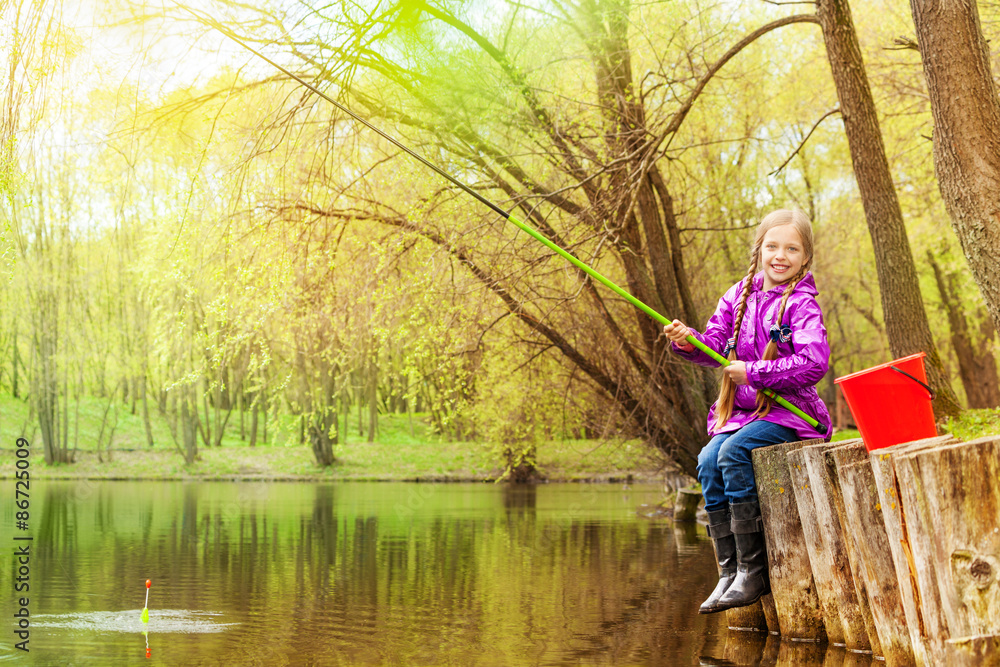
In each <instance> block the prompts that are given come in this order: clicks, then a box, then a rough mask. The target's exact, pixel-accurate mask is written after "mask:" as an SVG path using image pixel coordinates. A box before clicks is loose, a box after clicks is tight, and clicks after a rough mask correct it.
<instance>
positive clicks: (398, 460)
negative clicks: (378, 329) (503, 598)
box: [0, 395, 660, 481]
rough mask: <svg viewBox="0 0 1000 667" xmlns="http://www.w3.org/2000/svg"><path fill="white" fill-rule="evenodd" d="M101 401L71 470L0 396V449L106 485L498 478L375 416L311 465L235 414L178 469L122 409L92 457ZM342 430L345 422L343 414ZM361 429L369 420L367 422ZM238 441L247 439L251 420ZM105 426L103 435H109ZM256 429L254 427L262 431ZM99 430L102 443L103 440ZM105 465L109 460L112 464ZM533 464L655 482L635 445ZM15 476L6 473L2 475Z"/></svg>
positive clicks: (564, 475)
mask: <svg viewBox="0 0 1000 667" xmlns="http://www.w3.org/2000/svg"><path fill="white" fill-rule="evenodd" d="M106 406H107V402H106V401H103V400H100V399H96V398H87V399H84V400H81V402H80V412H79V414H80V418H79V436H78V438H76V441H77V452H76V459H75V462H74V463H72V464H64V465H52V466H49V465H46V464H45V462H44V457H43V456H42V447H41V435H40V433H39V430H38V426H37V421H36V420H34V419H30V420H29V410H28V406H27V404H26V403H24V402H23V401H20V400H17V399H14V398H13V397H11V396H9V395H0V449H4V450H11V449H13V448H14V442H15V440H16V439H17V438H18V437H21V436H22V435H23V436H24V437H26V438H28V440H29V441H30V442H31V444H32V452H33V454H34V456H33V457H32V459H31V474H32V477H34V478H50V479H55V478H78V477H89V478H103V479H187V478H196V479H234V478H241V479H257V478H263V479H352V480H412V479H421V480H456V481H457V480H488V479H495V478H496V477H498V476H499V475H500V474H501V472H502V471H501V468H500V461H499V460H498V458H497V456H496V453H495V447H494V446H493V445H492V444H490V443H484V442H450V441H447V440H445V439H443V438H442V437H441V436H439V435H437V434H435V433H434V432H433V431H432V429H431V427H430V426H429V424H428V423H427V422H426V420H425V419H424V418H423V417H424V416H423V415H414V416H413V417H412V418H411V417H409V416H407V415H395V414H394V415H381V416H380V417H379V425H378V434H377V437H376V440H375V442H373V443H369V442H367V438H366V437H363V436H361V435H360V434H359V431H358V415H357V412H353V413H352V414H351V415H350V418H349V419H348V424H347V437H346V439H345V440H346V441H345V442H343V443H341V444H339V445H336V446H335V448H334V455H335V457H336V462H335V464H334V465H333V466H332V467H330V468H326V469H323V468H320V467H319V466H317V465H316V463H315V461H314V459H313V455H312V450H311V449H310V447H309V446H308V445H301V444H299V442H298V438H299V425H298V420H297V419H296V418H295V417H294V416H291V415H287V416H283V417H282V418H281V419H279V420H278V422H277V423H275V421H274V420H271V421H270V422H269V424H268V441H267V442H266V443H264V442H260V438H261V436H262V431H261V430H258V445H257V446H256V447H254V448H251V447H249V446H248V444H247V442H246V441H245V440H244V439H242V438H241V434H240V425H239V415H238V414H237V413H235V412H234V414H233V415H232V416H231V417H230V419H229V422H228V424H227V425H226V429H225V435H224V437H223V439H222V446H221V447H205V446H204V443H202V442H201V441H199V447H198V460H196V461H195V462H194V463H192V464H191V465H186V464H185V463H184V459H183V457H182V456H181V455H180V453H179V452H178V451H177V449H176V448H175V446H174V444H173V439H172V437H171V435H170V429H169V427H168V425H167V423H166V420H165V419H164V418H163V417H162V416H161V415H160V414H159V413H158V412H157V411H156V406H155V404H154V405H151V406H150V408H151V411H150V421H151V423H152V430H153V436H154V445H153V447H152V448H150V447H148V445H147V442H146V434H145V427H144V425H143V421H142V416H141V413H140V411H139V409H138V408H137V409H136V414H135V415H133V414H131V406H121V407H119V413H118V425H117V427H116V429H115V433H114V440H113V444H112V447H111V452H110V457H109V455H108V452H107V451H102V453H101V458H102V459H103V461H101V460H99V459H98V454H97V452H96V450H95V444H96V442H97V438H98V434H99V433H100V430H101V421H102V419H103V417H104V411H105V408H106ZM75 414H76V406H75V404H74V403H72V402H71V403H70V415H71V417H70V428H69V430H70V436H69V442H70V448H71V449H72V448H73V442H74V436H75V434H76V422H75V419H74V418H75ZM340 423H341V426H342V427H343V423H344V422H343V416H341V422H340ZM365 423H366V424H367V415H365ZM244 426H245V430H244V433H243V436H244V437H246V438H249V427H250V418H249V415H247V416H246V417H245V423H244ZM107 428H108V427H106V429H107ZM259 429H260V427H259ZM107 437H108V432H107V430H106V431H105V434H104V440H105V442H106V441H107ZM109 459H110V460H109ZM536 461H537V465H538V467H539V469H540V470H541V472H542V474H543V476H544V477H546V478H548V479H552V480H579V479H607V478H622V477H627V476H629V475H632V476H633V478H636V479H653V478H655V477H656V476H657V471H658V470H659V468H660V463H659V462H658V461H657V460H656V459H655V458H654V457H653V456H652V455H651V453H650V452H649V450H648V448H646V447H644V446H643V445H642V443H640V442H638V441H624V442H621V441H608V442H599V441H589V440H564V441H548V442H542V443H540V444H539V445H538V451H537V456H536ZM12 470H13V468H11V467H9V466H4V467H3V468H2V473H0V475H7V476H9V475H10V474H12V472H11V471H12Z"/></svg>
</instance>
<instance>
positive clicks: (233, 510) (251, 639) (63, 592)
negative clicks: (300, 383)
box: [0, 481, 868, 665]
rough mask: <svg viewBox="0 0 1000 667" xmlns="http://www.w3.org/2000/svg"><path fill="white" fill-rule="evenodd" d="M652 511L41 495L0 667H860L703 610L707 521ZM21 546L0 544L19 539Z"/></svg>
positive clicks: (141, 493)
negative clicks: (737, 627)
mask: <svg viewBox="0 0 1000 667" xmlns="http://www.w3.org/2000/svg"><path fill="white" fill-rule="evenodd" d="M10 488H13V484H12V483H11V485H10ZM11 495H13V493H11ZM660 495H661V491H660V488H659V487H657V486H653V485H633V486H631V487H623V486H622V485H621V484H544V485H538V486H519V487H509V486H503V485H496V484H405V483H363V482H352V483H336V484H325V483H324V484H303V483H276V482H238V483H225V482H218V483H214V482H213V483H186V482H55V481H53V482H36V483H35V484H34V485H33V486H32V498H31V502H32V505H31V530H30V531H29V532H28V533H27V534H28V535H30V536H31V537H32V538H33V539H32V541H31V542H30V545H31V546H30V549H31V559H30V587H31V588H30V593H29V611H30V618H31V628H30V633H31V634H30V641H29V645H28V646H29V647H30V653H28V654H24V653H23V652H21V651H17V650H15V649H14V642H16V641H18V639H17V638H16V637H15V636H14V634H13V630H14V629H15V628H14V622H12V621H13V615H14V614H15V613H16V612H17V611H18V607H17V606H16V604H15V594H14V593H13V588H14V583H15V582H14V581H13V579H14V578H15V577H16V576H17V574H16V568H15V567H14V566H11V567H3V568H2V569H0V590H3V591H4V594H3V595H2V596H0V614H2V615H3V617H4V618H6V619H8V621H7V623H6V624H5V625H6V627H5V629H4V631H3V632H2V633H0V661H12V662H19V663H21V662H23V663H25V664H60V665H69V664H80V665H84V664H94V665H116V664H130V663H131V664H140V663H144V662H149V663H152V662H159V663H161V664H169V665H199V664H238V665H254V664H259V665H300V664H302V665H311V664H314V665H448V664H451V665H579V664H630V665H631V664H649V665H698V664H707V665H732V664H753V665H756V664H779V665H780V664H784V665H800V664H814V665H821V664H825V665H831V664H834V665H842V664H852V665H854V664H859V662H857V661H858V660H860V659H861V658H859V657H857V656H851V655H849V654H847V655H845V654H844V653H843V652H842V650H839V649H834V648H829V649H828V648H827V647H825V646H806V647H802V646H795V645H793V644H791V643H790V642H778V641H777V640H776V639H775V638H773V637H772V638H770V639H768V638H767V637H766V636H763V635H755V634H753V633H744V632H731V631H728V630H727V628H726V625H725V616H724V615H723V614H715V615H710V616H700V615H698V614H697V613H696V612H697V607H698V604H699V603H700V602H701V601H702V600H703V599H704V597H705V596H706V595H707V594H708V593H709V592H710V591H711V589H712V587H713V586H714V583H715V580H716V575H715V566H714V564H713V562H712V547H711V544H710V543H709V542H708V540H707V538H706V537H705V534H704V528H703V527H699V528H695V527H694V526H693V525H688V526H683V527H682V526H681V525H679V524H678V525H677V526H674V525H673V524H672V523H671V522H669V521H667V520H665V519H651V518H645V517H643V516H640V515H639V513H637V509H638V508H639V507H640V506H641V505H644V504H653V503H656V502H657V501H658V500H659V499H660ZM4 505H5V507H4V510H3V514H4V518H3V521H4V525H5V526H13V525H14V516H13V509H12V506H13V502H8V503H4ZM12 532H13V531H8V530H6V528H5V530H4V534H5V535H7V536H8V537H6V538H5V539H4V541H6V542H7V545H5V548H8V549H11V548H12V547H11V546H10V545H15V546H20V545H21V544H24V543H25V542H14V541H13V539H12V536H11V533H12ZM8 553H9V552H8ZM146 579H150V580H152V588H151V589H150V595H149V604H148V608H149V623H148V624H143V623H142V622H141V621H140V615H141V611H142V608H143V604H144V597H145V595H146V588H145V581H146ZM19 595H20V594H19ZM147 649H148V656H149V657H148V658H147ZM838 651H840V652H839V653H838ZM863 664H868V662H864V663H863Z"/></svg>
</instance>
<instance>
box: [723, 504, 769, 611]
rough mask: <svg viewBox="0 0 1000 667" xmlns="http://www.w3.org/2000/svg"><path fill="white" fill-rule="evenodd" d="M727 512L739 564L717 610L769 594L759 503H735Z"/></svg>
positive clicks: (748, 602) (762, 524) (755, 599)
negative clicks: (729, 515) (730, 515)
mask: <svg viewBox="0 0 1000 667" xmlns="http://www.w3.org/2000/svg"><path fill="white" fill-rule="evenodd" d="M729 509H730V511H731V512H732V515H733V518H732V531H733V537H734V538H735V539H736V553H737V559H738V561H739V562H738V565H737V566H736V579H735V580H734V581H733V583H732V584H731V585H730V586H729V589H728V590H727V591H726V594H725V595H723V596H722V598H721V599H720V600H719V602H718V604H717V605H716V606H718V607H719V608H720V609H732V608H734V607H745V606H747V605H751V604H753V603H754V602H756V601H757V600H759V599H761V597H763V596H765V595H767V594H768V593H770V592H771V580H770V579H769V578H768V574H767V548H766V547H765V545H764V522H763V520H762V519H761V517H760V503H758V502H752V503H735V504H732V505H730V506H729Z"/></svg>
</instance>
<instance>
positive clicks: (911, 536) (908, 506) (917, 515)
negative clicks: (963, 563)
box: [892, 451, 950, 663]
mask: <svg viewBox="0 0 1000 667" xmlns="http://www.w3.org/2000/svg"><path fill="white" fill-rule="evenodd" d="M914 453H915V452H914ZM892 468H893V472H894V473H895V475H896V492H897V495H898V498H899V508H900V534H901V537H900V539H901V540H902V543H901V545H900V546H901V547H902V550H903V553H904V556H905V557H906V558H909V559H912V560H911V561H910V562H908V563H907V565H908V567H909V569H910V572H911V573H915V579H916V581H915V583H914V584H913V586H914V588H915V590H916V591H917V593H918V597H917V598H916V600H915V602H916V604H917V608H918V609H919V611H920V616H919V618H920V620H921V625H920V627H919V628H918V631H919V632H920V633H921V634H922V635H923V636H925V637H927V646H928V648H929V650H930V651H931V654H932V657H933V658H934V660H935V662H937V663H941V662H942V660H943V659H944V653H945V641H946V640H947V639H948V637H949V636H950V634H949V630H948V621H947V619H946V618H945V615H944V610H943V609H942V606H941V594H940V591H939V589H938V576H937V572H936V571H935V565H934V557H933V556H932V548H931V542H930V531H931V530H932V526H933V519H932V517H931V515H930V510H929V509H928V507H927V504H926V502H925V501H924V493H923V482H922V481H921V478H920V470H919V467H918V465H917V463H916V461H914V460H913V457H912V454H910V453H907V452H905V451H904V452H901V453H899V454H896V455H894V456H893V457H892Z"/></svg>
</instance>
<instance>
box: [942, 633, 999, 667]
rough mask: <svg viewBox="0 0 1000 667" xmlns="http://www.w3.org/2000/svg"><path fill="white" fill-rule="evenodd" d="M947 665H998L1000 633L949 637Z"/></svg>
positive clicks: (958, 666) (959, 666) (977, 666)
mask: <svg viewBox="0 0 1000 667" xmlns="http://www.w3.org/2000/svg"><path fill="white" fill-rule="evenodd" d="M945 655H946V658H945V660H947V662H946V663H945V664H947V665H948V667H985V666H986V665H989V666H990V667H996V665H1000V635H979V636H976V637H961V638H959V639H949V640H948V642H947V650H946V653H945Z"/></svg>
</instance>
